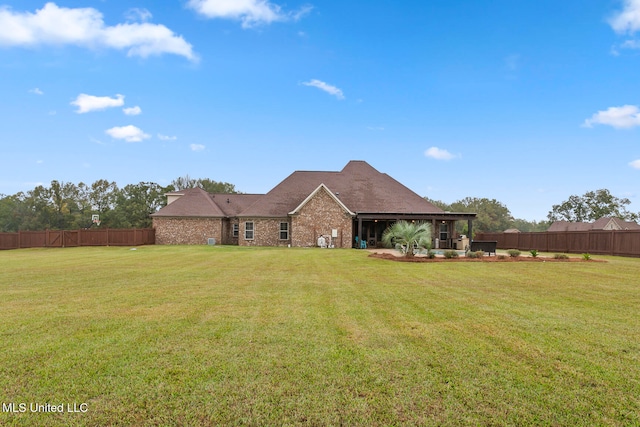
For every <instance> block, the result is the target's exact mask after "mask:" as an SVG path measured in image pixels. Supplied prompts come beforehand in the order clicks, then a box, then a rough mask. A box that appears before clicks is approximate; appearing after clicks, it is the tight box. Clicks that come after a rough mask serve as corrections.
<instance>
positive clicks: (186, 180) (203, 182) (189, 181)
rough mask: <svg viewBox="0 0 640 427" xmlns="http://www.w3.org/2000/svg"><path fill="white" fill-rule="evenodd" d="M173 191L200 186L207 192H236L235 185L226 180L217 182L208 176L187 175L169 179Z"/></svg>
mask: <svg viewBox="0 0 640 427" xmlns="http://www.w3.org/2000/svg"><path fill="white" fill-rule="evenodd" d="M171 186H172V187H173V188H174V189H175V190H174V191H178V190H184V189H185V188H196V187H197V188H202V189H203V190H204V191H206V192H208V193H227V194H238V193H239V191H237V190H236V186H235V185H233V184H230V183H228V182H218V181H214V180H212V179H209V178H197V179H194V178H191V177H190V176H189V175H185V176H181V177H179V178H176V179H174V180H173V181H171Z"/></svg>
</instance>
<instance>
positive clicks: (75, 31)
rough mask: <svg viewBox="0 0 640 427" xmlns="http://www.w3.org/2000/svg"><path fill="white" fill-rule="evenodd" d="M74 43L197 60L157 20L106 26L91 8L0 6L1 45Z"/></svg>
mask: <svg viewBox="0 0 640 427" xmlns="http://www.w3.org/2000/svg"><path fill="white" fill-rule="evenodd" d="M67 44H69V45H76V46H82V47H86V48H91V49H95V48H111V49H118V50H127V56H140V57H143V58H146V57H148V56H151V55H161V54H164V53H172V54H175V55H181V56H184V57H186V58H187V59H189V60H191V61H197V59H198V58H197V56H196V55H195V54H194V53H193V49H192V46H191V45H190V44H189V43H187V42H186V41H185V40H184V39H183V38H182V36H177V35H175V34H174V33H173V31H171V30H170V29H168V28H167V27H165V26H164V25H159V24H149V23H146V22H143V23H125V24H117V25H115V26H106V25H105V23H104V21H103V19H102V13H100V12H99V11H98V10H96V9H93V8H75V9H72V8H66V7H58V6H57V5H56V4H55V3H51V2H50V3H47V4H45V5H44V7H43V8H42V9H38V10H36V12H35V13H31V12H13V11H12V10H11V9H10V8H9V7H6V6H0V46H23V47H29V46H41V45H56V46H59V45H67Z"/></svg>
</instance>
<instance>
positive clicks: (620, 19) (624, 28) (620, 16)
mask: <svg viewBox="0 0 640 427" xmlns="http://www.w3.org/2000/svg"><path fill="white" fill-rule="evenodd" d="M609 25H611V28H613V30H614V31H615V32H617V33H620V34H623V33H635V32H636V31H638V30H640V0H624V8H623V10H622V11H619V12H617V13H615V14H614V15H613V16H612V17H611V18H610V19H609Z"/></svg>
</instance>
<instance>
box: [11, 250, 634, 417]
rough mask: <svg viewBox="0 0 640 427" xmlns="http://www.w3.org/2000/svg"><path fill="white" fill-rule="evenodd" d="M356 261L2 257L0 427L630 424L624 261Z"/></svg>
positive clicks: (356, 257)
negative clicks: (58, 410) (58, 409)
mask: <svg viewBox="0 0 640 427" xmlns="http://www.w3.org/2000/svg"><path fill="white" fill-rule="evenodd" d="M367 255H368V254H367V253H366V251H356V250H320V249H287V248H238V247H207V246H199V247H184V246H181V247H180V246H179V247H172V246H148V247H140V248H137V250H130V248H72V249H48V250H47V249H30V250H16V251H3V252H0V271H1V273H0V338H1V339H0V366H1V369H0V403H2V405H3V412H1V413H0V425H25V426H32V425H42V426H49V425H51V426H53V425H60V426H62V425H72V426H73V425H77V426H81V425H87V426H108V425H118V426H127V425H140V426H144V425H153V426H164V425H167V426H171V425H185V426H193V425H260V426H263V425H313V426H316V425H367V426H369V425H374V426H375V425H381V426H387V425H437V426H460V425H479V426H486V425H513V426H523V425H544V426H594V425H596V426H597V425H606V426H629V425H640V415H639V414H640V310H639V308H640V260H638V259H625V258H608V257H595V258H596V259H606V260H607V261H608V262H606V263H602V262H574V263H528V262H523V263H435V264H428V263H425V264H416V263H395V262H392V261H385V260H380V259H373V258H368V257H367ZM11 403H13V404H14V405H15V406H13V409H14V410H17V411H19V410H20V404H24V405H25V406H24V407H23V408H25V409H26V411H25V412H24V413H20V412H17V413H12V412H7V411H8V410H9V409H10V408H11ZM36 404H40V405H45V404H50V405H55V406H56V407H57V405H60V404H63V405H65V406H64V408H63V409H64V410H65V412H63V413H52V412H31V407H32V405H36ZM67 404H69V405H71V409H73V405H74V404H75V405H76V408H81V409H82V410H86V412H67V406H66V405H67ZM82 404H86V406H81V405H82ZM36 409H37V408H36Z"/></svg>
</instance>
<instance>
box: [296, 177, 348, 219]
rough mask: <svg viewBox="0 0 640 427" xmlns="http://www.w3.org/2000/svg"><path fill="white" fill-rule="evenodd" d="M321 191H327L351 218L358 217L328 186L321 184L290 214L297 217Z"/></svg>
mask: <svg viewBox="0 0 640 427" xmlns="http://www.w3.org/2000/svg"><path fill="white" fill-rule="evenodd" d="M320 189H324V190H325V191H326V192H327V193H328V194H329V195H330V196H331V198H332V199H333V200H334V201H335V202H336V203H337V204H338V205H339V206H340V207H341V208H342V209H344V211H345V212H347V213H348V214H349V215H351V216H356V214H355V213H353V212H351V211H350V210H349V208H348V207H346V206H345V204H344V203H342V202H341V201H340V199H338V197H337V196H336V195H335V194H333V193H332V192H331V190H329V188H327V186H326V185H324V184H320V185H318V188H316V189H315V190H313V192H312V193H311V194H309V195H308V196H307V198H306V199H304V200H303V201H302V203H300V204H299V205H298V207H296V208H295V209H294V210H292V211H291V212H289V215H296V214H298V212H299V211H300V209H302V208H303V207H304V205H306V204H307V203H309V200H311V199H312V198H313V196H315V195H316V194H317V193H318V191H320Z"/></svg>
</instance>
